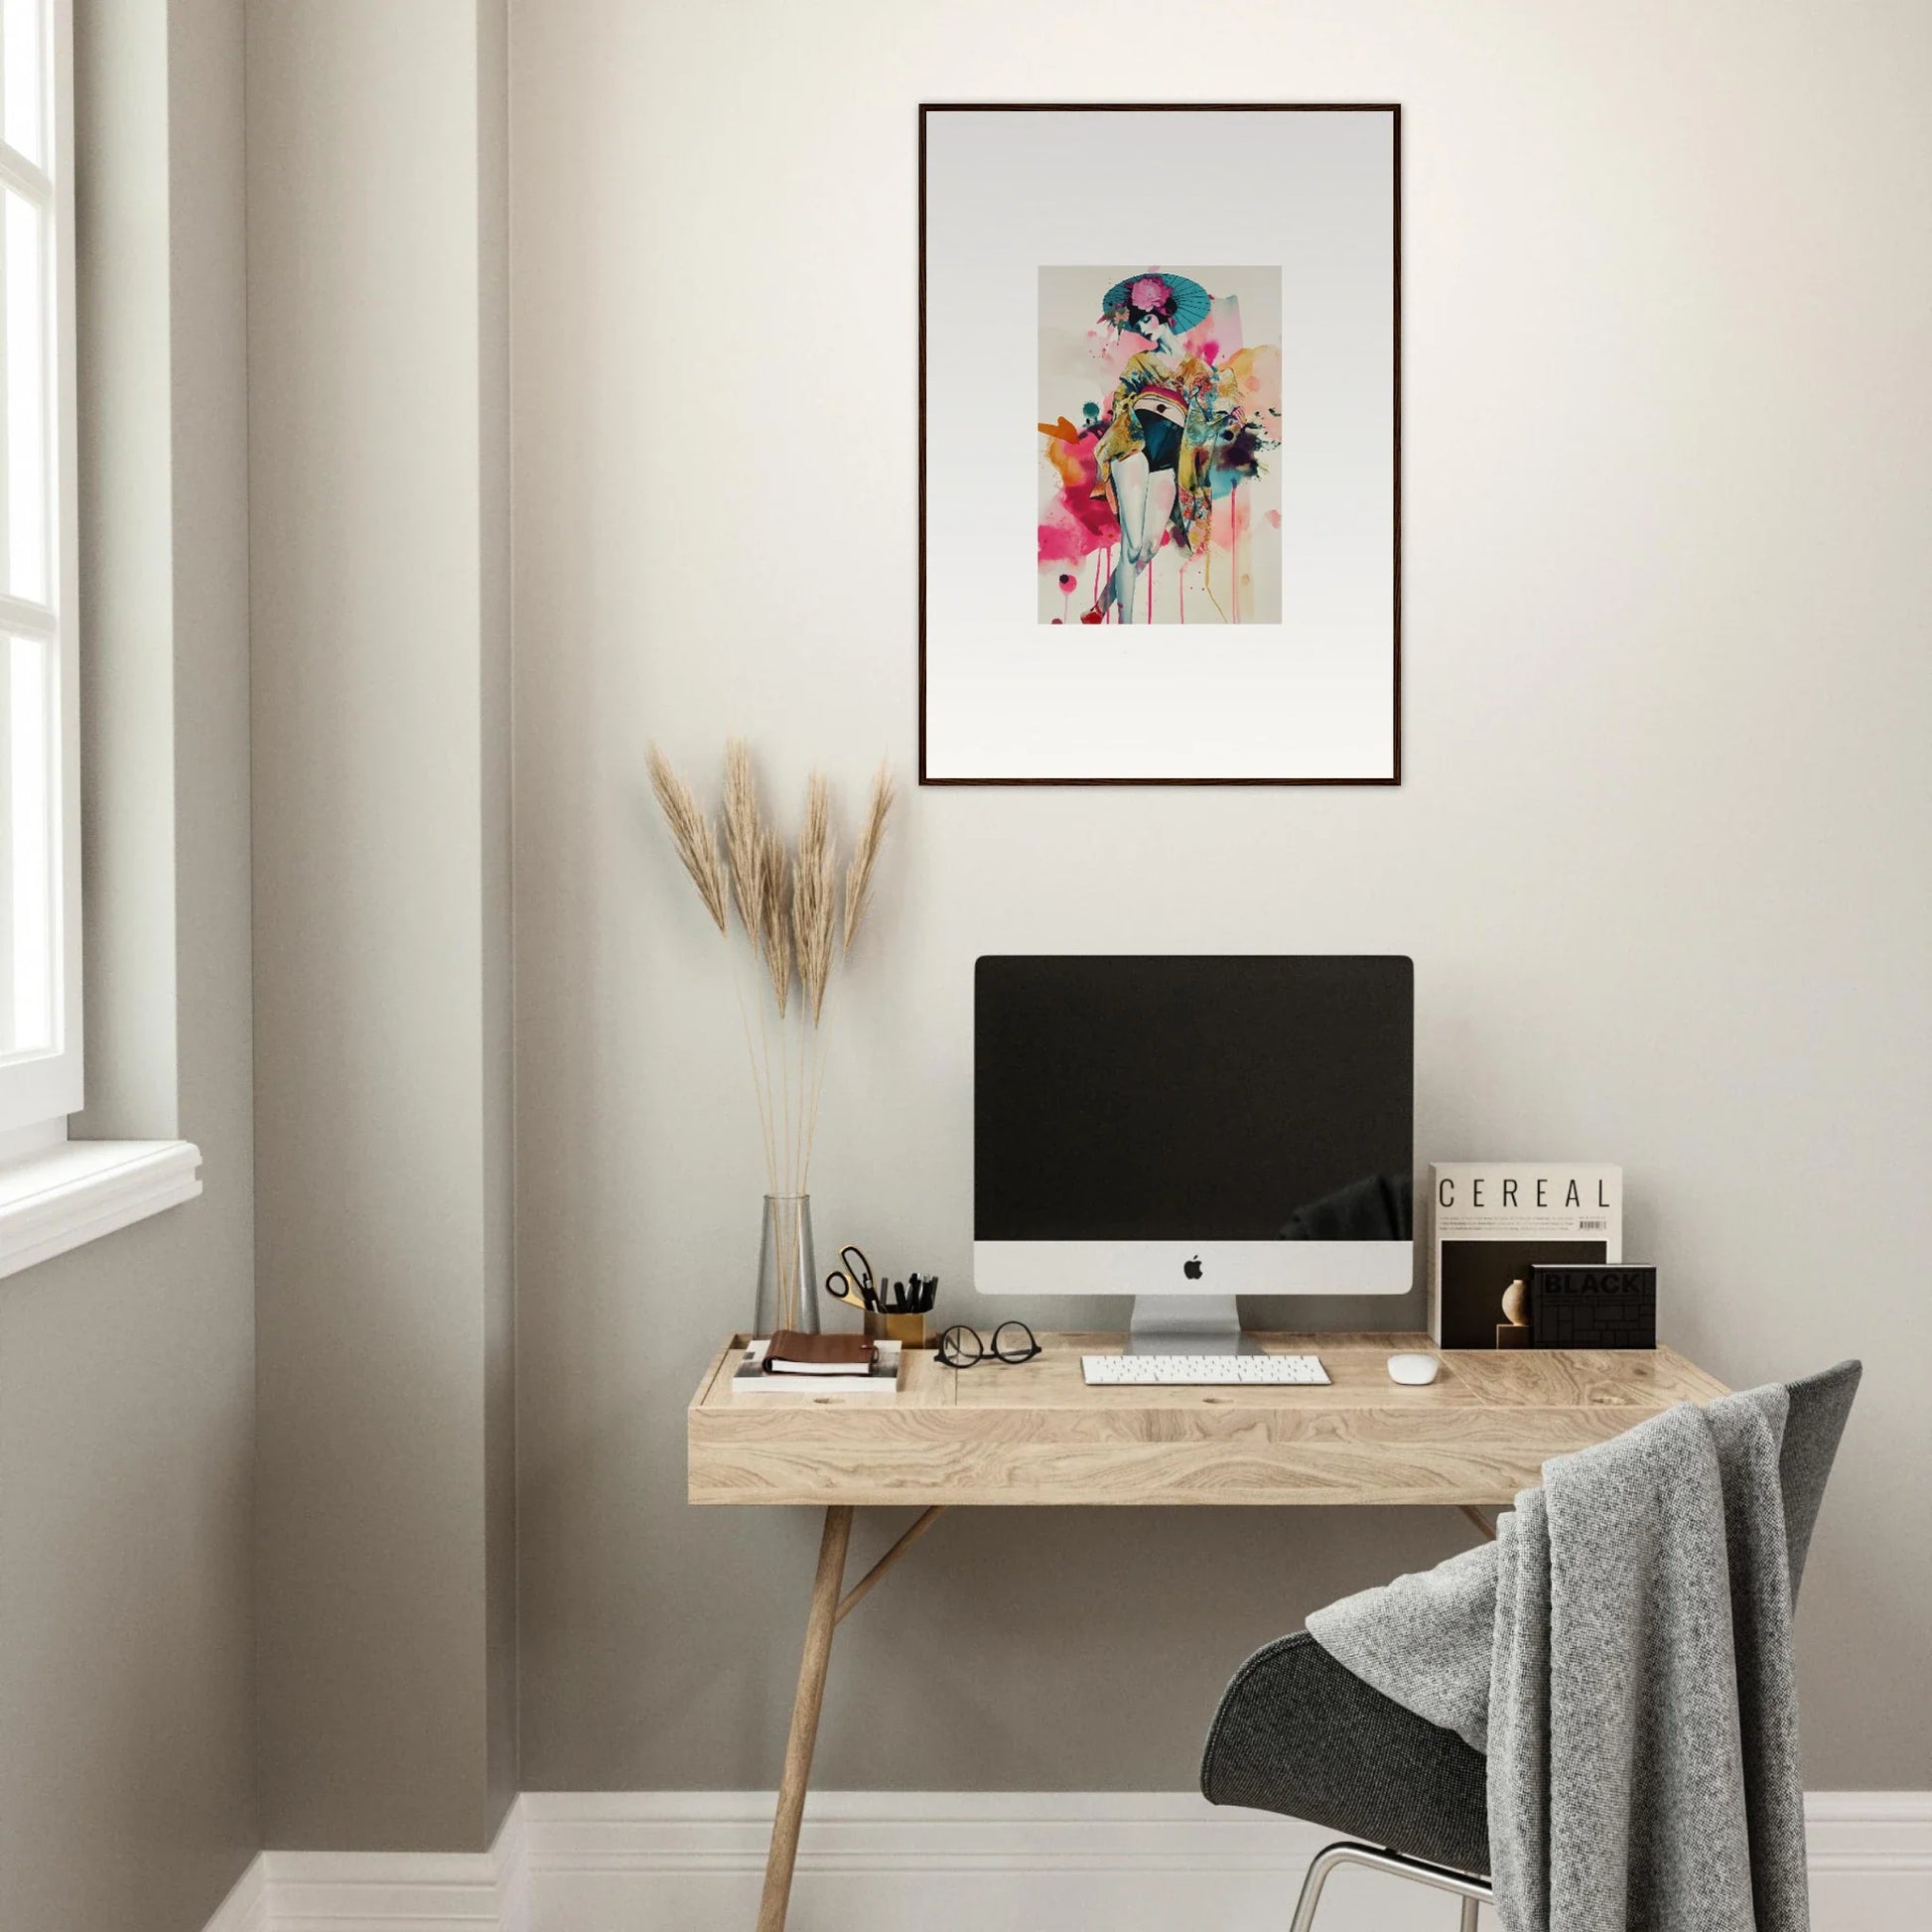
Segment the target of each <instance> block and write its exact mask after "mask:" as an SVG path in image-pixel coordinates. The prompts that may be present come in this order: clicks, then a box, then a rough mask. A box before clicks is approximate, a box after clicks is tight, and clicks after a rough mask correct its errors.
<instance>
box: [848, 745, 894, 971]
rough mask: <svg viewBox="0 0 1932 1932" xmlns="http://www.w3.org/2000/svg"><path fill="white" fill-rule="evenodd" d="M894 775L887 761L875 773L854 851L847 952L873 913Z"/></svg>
mask: <svg viewBox="0 0 1932 1932" xmlns="http://www.w3.org/2000/svg"><path fill="white" fill-rule="evenodd" d="M893 797H894V790H893V774H892V773H891V772H890V771H888V770H887V769H886V765H885V762H884V760H883V759H882V760H881V762H880V766H879V769H878V770H877V771H876V772H874V773H873V779H872V801H871V803H870V804H869V805H868V807H867V809H866V822H865V823H864V824H863V825H862V826H861V827H860V828H859V837H858V840H857V842H856V843H855V844H854V846H853V848H852V863H851V864H850V865H849V866H848V867H847V868H846V870H845V949H846V951H847V952H850V951H851V950H852V942H853V940H855V939H856V938H858V936H859V928H860V927H861V926H862V925H864V924H865V922H866V914H867V912H868V911H870V910H871V909H872V869H873V867H874V866H876V865H877V864H878V863H879V848H880V847H881V846H882V845H884V844H885V843H886V820H887V819H888V817H890V816H891V814H892V809H893Z"/></svg>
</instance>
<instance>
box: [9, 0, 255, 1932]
mask: <svg viewBox="0 0 1932 1932" xmlns="http://www.w3.org/2000/svg"><path fill="white" fill-rule="evenodd" d="M76 12H77V14H78V21H77V32H76V95H77V102H78V115H79V126H80V130H81V135H82V139H81V145H80V152H79V155H78V170H77V185H78V194H79V202H80V207H79V229H80V281H79V310H80V345H79V346H80V382H81V395H82V402H83V406H82V410H81V420H80V466H81V475H80V483H81V497H82V509H83V516H82V526H81V583H80V590H81V601H82V602H81V614H80V615H81V622H82V625H83V633H84V634H83V652H82V660H81V670H82V692H81V696H82V704H83V722H84V725H85V730H86V748H85V756H86V769H85V779H84V791H85V799H84V808H85V825H84V837H85V842H86V853H85V859H86V869H87V895H86V897H87V904H86V915H87V925H86V948H87V952H86V967H87V976H86V1006H87V1021H88V1039H87V1049H88V1081H87V1093H88V1112H87V1115H86V1119H85V1122H84V1126H85V1129H86V1131H88V1132H92V1133H109V1134H133V1135H140V1136H158V1135H168V1134H172V1133H174V1132H176V1131H177V1126H178V1127H179V1132H180V1133H182V1134H183V1135H186V1136H188V1137H190V1138H192V1139H193V1140H195V1141H196V1142H198V1143H199V1144H200V1146H201V1149H202V1155H203V1178H204V1181H205V1183H206V1192H205V1193H204V1194H203V1195H202V1197H201V1198H200V1199H199V1200H196V1201H192V1202H190V1203H188V1204H187V1205H185V1206H182V1207H177V1208H173V1209H171V1210H169V1211H168V1212H167V1213H165V1214H162V1215H160V1216H158V1217H156V1218H155V1219H153V1220H149V1221H144V1222H141V1223H140V1224H138V1225H137V1226H135V1227H131V1228H128V1229H125V1230H123V1231H122V1232H121V1233H118V1234H114V1235H110V1236H108V1237H107V1238H106V1239H104V1240H101V1241H97V1242H93V1243H90V1244H88V1245H87V1246H86V1247H84V1248H81V1249H78V1250H76V1251H75V1252H73V1253H71V1254H68V1255H64V1256H62V1257H61V1258H60V1259H58V1260H56V1261H52V1262H48V1263H44V1264H43V1265H41V1266H39V1267H36V1268H31V1269H28V1270H27V1271H25V1272H24V1273H22V1274H19V1275H14V1276H11V1277H9V1278H8V1279H7V1280H5V1281H0V1925H5V1926H7V1927H10V1928H11V1927H16V1926H18V1927H23V1928H25V1927H32V1928H34V1929H35V1932H198V1928H200V1927H201V1926H202V1925H203V1924H205V1923H206V1921H207V1917H208V1914H209V1913H210V1912H211V1911H212V1910H213V1909H214V1907H215V1906H216V1905H217V1904H218V1903H219V1902H220V1899H221V1897H222V1895H223V1894H224V1893H225V1892H226V1891H227V1889H228V1887H229V1886H230V1885H231V1884H232V1883H233V1882H234V1879H235V1877H236V1875H237V1874H238V1873H239V1872H240V1870H241V1868H242V1866H243V1865H244V1864H245V1863H247V1861H248V1859H249V1858H250V1856H252V1854H253V1852H254V1850H255V1848H256V1846H257V1845H258V1844H259V1843H260V1840H259V1836H258V1833H257V1815H256V1804H255V1752H254V1735H253V1731H254V1725H253V1704H252V1693H253V1676H254V1625H253V1616H252V1588H251V1580H250V1529H249V1524H250V1504H251V1469H252V1456H253V1436H254V1390H253V1366H254V1365H253V1345H254V1308H253V1270H252V1265H251V1243H252V1228H253V1220H252V1191H253V1187H252V1163H251V1150H250V1089H249V1073H248V1052H249V963H248V916H249V896H248V738H247V707H248V660H247V647H248V633H247V576H246V527H247V526H246V493H245V467H244V466H245V412H244V406H243V397H242V393H241V390H240V387H239V385H238V384H237V383H236V382H235V381H234V371H235V369H236V368H237V367H238V366H239V363H240V357H241V343H242V328H243V322H242V317H243V279H242V178H241V146H242V103H241V10H240V6H239V4H238V3H237V0H174V3H173V4H170V5H168V6H166V7H156V6H152V5H146V4H135V3H134V0H80V4H79V6H78V7H77V9H76Z"/></svg>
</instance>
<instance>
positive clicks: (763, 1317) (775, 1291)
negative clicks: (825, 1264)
mask: <svg viewBox="0 0 1932 1932" xmlns="http://www.w3.org/2000/svg"><path fill="white" fill-rule="evenodd" d="M818 1327H819V1322H818V1270H817V1265H816V1263H815V1262H814V1260H813V1256H812V1197H811V1195H809V1194H766V1195H765V1197H764V1235H763V1239H762V1240H761V1241H760V1242H759V1296H758V1303H757V1306H756V1307H755V1308H754V1310H753V1312H752V1333H753V1334H754V1335H760V1336H768V1335H772V1334H775V1333H776V1332H777V1331H778V1330H779V1329H780V1328H796V1329H798V1330H800V1331H801V1332H803V1333H805V1334H808V1335H815V1334H817V1333H818Z"/></svg>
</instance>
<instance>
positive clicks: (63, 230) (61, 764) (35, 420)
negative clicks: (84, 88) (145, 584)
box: [0, 0, 81, 1139]
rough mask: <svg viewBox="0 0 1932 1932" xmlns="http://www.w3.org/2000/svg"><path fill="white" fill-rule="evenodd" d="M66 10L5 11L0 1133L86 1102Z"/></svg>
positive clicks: (0, 298)
mask: <svg viewBox="0 0 1932 1932" xmlns="http://www.w3.org/2000/svg"><path fill="white" fill-rule="evenodd" d="M70 48H71V30H70V6H69V0H0V1135H5V1136H7V1137H9V1139H13V1138H16V1137H18V1136H19V1135H20V1134H21V1133H22V1132H23V1131H26V1132H28V1133H30V1134H31V1132H32V1130H34V1129H35V1128H36V1127H40V1126H44V1125H45V1126H46V1128H47V1132H46V1138H48V1139H58V1138H60V1137H61V1136H62V1135H63V1134H64V1133H65V1119H66V1116H67V1115H68V1114H69V1113H71V1112H73V1111H74V1110H76V1109H77V1108H78V1107H79V1105H80V1097H81V1069H80V925H79V906H80V841H79V771H78V745H79V736H78V726H77V717H76V709H75V700H76V696H77V689H78V678H77V672H76V655H77V653H76V650H75V640H74V635H73V616H74V607H75V601H76V600H75V574H76V566H75V546H74V483H73V452H74V429H73V420H74V412H73V401H74V399H73V190H72V145H73V144H72V125H71V121H72V116H71V108H70V100H71V77H70V71H69V69H70Z"/></svg>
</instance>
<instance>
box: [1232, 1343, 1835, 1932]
mask: <svg viewBox="0 0 1932 1932" xmlns="http://www.w3.org/2000/svg"><path fill="white" fill-rule="evenodd" d="M1860 1374H1861V1369H1860V1365H1859V1364H1858V1363H1857V1362H1841V1363H1840V1364H1839V1365H1838V1367H1836V1368H1830V1369H1827V1370H1825V1372H1824V1373H1823V1374H1822V1375H1813V1376H1808V1377H1807V1378H1806V1379H1805V1380H1804V1381H1802V1382H1793V1383H1791V1384H1790V1385H1789V1394H1790V1398H1791V1409H1790V1414H1789V1416H1788V1418H1787V1420H1786V1422H1785V1429H1784V1446H1783V1449H1782V1450H1781V1452H1780V1454H1779V1457H1778V1468H1779V1474H1780V1476H1781V1477H1782V1479H1783V1485H1784V1523H1785V1539H1786V1543H1787V1546H1788V1549H1789V1553H1790V1560H1791V1594H1792V1598H1793V1600H1794V1601H1795V1600H1796V1598H1797V1594H1798V1583H1799V1579H1800V1578H1801V1576H1802V1575H1803V1573H1804V1567H1805V1553H1806V1551H1807V1550H1808V1549H1809V1548H1810V1546H1811V1532H1812V1527H1813V1525H1814V1524H1815V1523H1816V1522H1817V1520H1818V1508H1819V1504H1820V1503H1821V1502H1822V1501H1823V1500H1824V1496H1825V1482H1826V1479H1827V1477H1829V1476H1830V1474H1831V1470H1832V1458H1833V1457H1834V1456H1835V1455H1836V1454H1837V1452H1838V1443H1839V1437H1840V1436H1841V1435H1842V1434H1843V1433H1844V1429H1845V1419H1846V1417H1847V1416H1848V1415H1849V1414H1850V1413H1851V1408H1852V1398H1853V1396H1854V1395H1855V1394H1856V1393H1857V1392H1858V1386H1859V1376H1860ZM1487 1764H1488V1760H1487V1759H1486V1758H1484V1756H1483V1755H1482V1753H1481V1752H1480V1751H1477V1750H1473V1749H1471V1748H1470V1746H1469V1745H1468V1744H1466V1743H1464V1742H1463V1741H1462V1739H1461V1738H1460V1737H1458V1736H1457V1735H1456V1734H1455V1733H1454V1731H1452V1730H1444V1729H1441V1728H1440V1727H1439V1726H1437V1725H1432V1724H1430V1723H1428V1722H1427V1721H1426V1720H1425V1719H1422V1718H1419V1717H1417V1716H1416V1715H1415V1714H1414V1713H1413V1712H1411V1711H1407V1710H1405V1709H1404V1708H1403V1707H1402V1706H1401V1705H1399V1704H1397V1703H1395V1702H1394V1701H1393V1700H1392V1699H1390V1698H1386V1697H1384V1696H1383V1695H1382V1693H1381V1692H1380V1691H1377V1690H1374V1689H1372V1688H1371V1687H1370V1686H1369V1685H1367V1684H1365V1683H1363V1682H1362V1680H1361V1679H1360V1678H1359V1677H1357V1676H1356V1675H1355V1674H1354V1672H1353V1671H1350V1670H1346V1669H1344V1668H1343V1667H1342V1666H1341V1665H1340V1664H1338V1663H1336V1662H1335V1660H1334V1659H1333V1658H1332V1657H1330V1656H1329V1655H1328V1653H1327V1652H1326V1651H1325V1650H1323V1649H1322V1648H1321V1647H1320V1645H1319V1644H1317V1643H1316V1642H1315V1641H1314V1639H1313V1638H1312V1637H1311V1636H1310V1635H1309V1634H1308V1632H1307V1631H1306V1630H1303V1631H1298V1632H1297V1633H1296V1634H1295V1635H1294V1636H1292V1637H1283V1638H1282V1639H1281V1640H1280V1641H1279V1642H1276V1643H1271V1644H1269V1645H1268V1646H1267V1648H1266V1649H1263V1650H1258V1651H1257V1652H1256V1653H1255V1654H1254V1655H1253V1656H1252V1657H1250V1658H1249V1659H1248V1661H1247V1662H1246V1663H1245V1664H1243V1665H1242V1666H1241V1668H1240V1670H1239V1671H1238V1672H1236V1673H1235V1678H1234V1682H1233V1683H1232V1684H1230V1685H1229V1686H1228V1688H1227V1691H1226V1692H1225V1694H1224V1695H1223V1696H1222V1699H1221V1708H1220V1709H1219V1710H1218V1711H1217V1712H1216V1713H1215V1714H1214V1723H1213V1726H1212V1728H1211V1729H1210V1730H1209V1731H1208V1734H1207V1748H1206V1751H1205V1752H1204V1754H1203V1756H1202V1759H1201V1790H1202V1792H1203V1793H1205V1795H1206V1796H1207V1797H1208V1798H1209V1799H1210V1800H1211V1801H1212V1802H1213V1803H1215V1804H1217V1805H1250V1806H1253V1807H1255V1808H1256V1809H1258V1810H1262V1811H1279V1812H1283V1813H1286V1814H1287V1815H1288V1816H1289V1817H1291V1818H1306V1819H1308V1820H1310V1821H1311V1822H1312V1823H1314V1824H1317V1825H1326V1826H1327V1827H1329V1829H1330V1830H1333V1831H1339V1832H1346V1833H1347V1834H1348V1835H1349V1840H1350V1841H1355V1842H1344V1843H1341V1844H1337V1845H1331V1846H1329V1847H1328V1848H1327V1849H1326V1850H1325V1851H1323V1852H1320V1853H1318V1854H1317V1855H1316V1857H1315V1859H1314V1862H1313V1863H1312V1864H1311V1865H1310V1867H1309V1874H1308V1877H1307V1879H1306V1880H1305V1881H1304V1883H1303V1886H1302V1897H1301V1902H1300V1903H1299V1904H1298V1906H1297V1907H1296V1912H1295V1918H1294V1921H1293V1924H1292V1927H1291V1932H1308V1928H1309V1927H1310V1926H1311V1924H1312V1923H1313V1920H1314V1912H1315V1907H1316V1905H1317V1904H1318V1903H1319V1901H1320V1897H1321V1887H1322V1885H1323V1884H1324V1883H1325V1882H1326V1880H1327V1876H1328V1874H1329V1872H1331V1871H1332V1870H1334V1868H1335V1867H1336V1866H1337V1865H1341V1864H1365V1865H1369V1866H1372V1867H1374V1868H1376V1869H1378V1870H1383V1871H1390V1872H1394V1873H1397V1874H1399V1875H1400V1876H1402V1877H1405V1878H1408V1879H1411V1880H1414V1881H1416V1882H1418V1883H1422V1884H1426V1885H1432V1886H1434V1887H1436V1888H1437V1889H1438V1890H1441V1891H1446V1892H1449V1893H1451V1894H1453V1895H1454V1896H1456V1897H1457V1898H1459V1899H1460V1900H1461V1901H1462V1932H1473V1928H1474V1926H1475V1922H1476V1908H1477V1906H1478V1905H1479V1904H1480V1903H1481V1902H1482V1901H1483V1900H1484V1899H1487V1898H1488V1897H1489V1896H1490V1886H1489V1881H1488V1874H1489V1802H1488V1783H1487Z"/></svg>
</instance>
